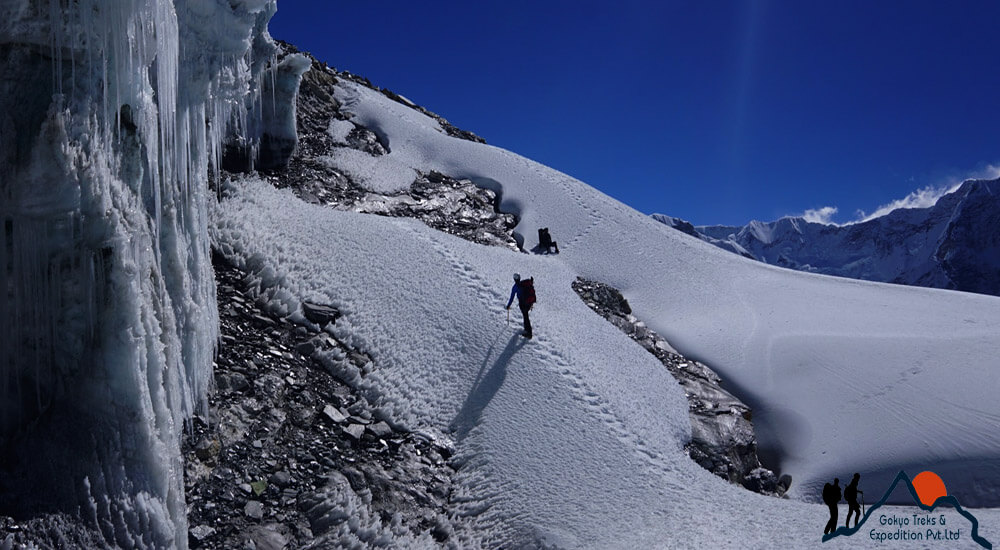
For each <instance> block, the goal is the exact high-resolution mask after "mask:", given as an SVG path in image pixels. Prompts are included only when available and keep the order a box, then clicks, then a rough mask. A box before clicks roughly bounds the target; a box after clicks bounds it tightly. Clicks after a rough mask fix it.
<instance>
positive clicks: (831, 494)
mask: <svg viewBox="0 0 1000 550" xmlns="http://www.w3.org/2000/svg"><path fill="white" fill-rule="evenodd" d="M823 502H824V503H826V505H827V506H829V507H830V521H828V522H826V529H824V530H823V534H824V535H826V534H829V533H833V532H834V531H836V530H837V503H838V502H840V478H836V477H835V478H833V485H830V484H829V483H827V484H826V485H824V486H823Z"/></svg>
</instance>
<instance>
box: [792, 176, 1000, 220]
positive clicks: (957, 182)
mask: <svg viewBox="0 0 1000 550" xmlns="http://www.w3.org/2000/svg"><path fill="white" fill-rule="evenodd" d="M997 178H1000V164H987V165H986V166H984V167H983V168H980V169H978V170H975V171H973V172H971V173H966V174H965V175H963V176H952V177H948V178H945V179H944V180H943V181H941V182H940V183H938V184H937V185H928V186H927V187H923V188H921V189H917V190H916V191H913V192H911V193H910V194H909V195H906V196H905V197H903V198H901V199H896V200H894V201H892V202H889V203H887V204H883V205H881V206H879V207H878V208H876V209H875V210H874V211H873V212H871V213H868V212H865V211H864V210H858V211H857V214H856V218H855V219H854V220H852V221H849V222H846V223H844V224H837V223H836V222H834V221H833V216H834V215H835V214H836V213H837V207H836V206H824V207H822V208H815V209H813V208H811V209H809V210H806V211H805V212H803V213H802V214H800V215H799V217H801V218H803V219H805V220H806V221H807V222H813V223H822V224H826V225H850V224H855V223H862V222H866V221H868V220H873V219H875V218H879V217H882V216H885V215H886V214H888V213H889V212H892V211H893V210H898V209H900V208H927V207H929V206H933V205H934V204H935V203H937V201H938V199H940V198H941V197H943V196H944V195H947V194H948V193H951V192H952V191H954V190H956V189H958V188H959V186H961V185H962V183H963V182H965V181H967V180H970V179H983V180H993V179H997Z"/></svg>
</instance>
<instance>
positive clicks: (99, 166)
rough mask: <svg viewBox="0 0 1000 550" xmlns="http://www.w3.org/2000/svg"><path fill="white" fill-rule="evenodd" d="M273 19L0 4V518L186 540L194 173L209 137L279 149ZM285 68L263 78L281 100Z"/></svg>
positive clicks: (205, 349)
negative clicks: (182, 447) (45, 519)
mask: <svg viewBox="0 0 1000 550" xmlns="http://www.w3.org/2000/svg"><path fill="white" fill-rule="evenodd" d="M274 12H275V3H274V2H273V1H269V0H226V1H223V0H211V1H203V0H175V1H170V0H139V1H136V2H117V1H116V2H106V1H103V0H79V1H73V2H68V3H67V2H59V1H52V2H30V1H22V2H4V3H3V4H0V55H2V56H3V59H4V62H5V63H4V68H5V69H4V70H5V78H4V80H3V82H2V83H0V105H4V106H5V109H4V112H3V113H2V114H0V129H2V131H0V173H2V174H3V176H2V179H0V326H3V327H4V330H3V331H0V449H2V451H3V453H4V455H5V456H6V457H9V458H10V460H9V461H8V464H9V468H8V470H7V471H5V472H4V475H3V479H4V486H3V487H2V494H0V510H2V511H8V512H10V513H14V514H25V513H28V512H29V511H31V510H40V511H57V510H66V511H71V512H73V513H74V514H75V513H77V511H79V514H80V515H81V516H82V519H83V520H85V521H86V522H87V523H88V524H89V525H90V526H91V527H93V528H97V529H99V530H100V532H101V534H102V535H103V537H104V539H105V540H106V541H107V542H108V543H110V544H116V545H120V546H123V547H180V548H183V547H185V546H186V545H187V534H186V529H187V522H186V519H185V506H184V497H183V494H184V492H183V485H182V480H181V474H180V472H181V471H182V469H181V465H180V453H179V446H178V445H179V437H180V429H181V426H182V423H183V421H184V419H185V418H187V417H189V416H190V415H191V414H192V412H193V411H194V410H195V408H196V406H197V404H198V403H199V401H200V400H201V399H202V398H203V396H204V394H205V392H206V391H207V389H208V384H209V380H210V376H211V365H212V355H213V352H214V349H215V341H216V337H217V334H218V317H217V311H216V305H215V286H214V280H213V277H212V268H211V262H210V258H209V239H208V234H207V226H208V208H207V206H208V200H209V198H210V196H211V193H210V192H209V190H208V174H209V172H210V171H214V172H215V173H216V174H217V173H218V170H219V167H220V164H221V158H222V151H223V143H224V141H225V138H226V136H227V133H230V132H231V133H232V135H236V136H241V137H242V138H245V139H244V141H245V146H246V147H248V148H251V149H256V148H258V147H259V143H260V142H261V140H262V139H263V137H264V136H266V135H267V134H275V135H278V136H284V137H287V132H286V133H285V134H282V133H281V132H280V129H277V126H279V125H280V124H281V123H284V124H285V125H286V127H287V125H288V120H289V117H288V116H287V112H285V113H281V112H271V113H270V116H265V115H268V109H266V108H265V107H264V105H265V104H267V103H269V102H267V101H263V102H262V101H260V92H261V89H262V86H261V80H262V76H263V75H264V72H265V70H266V68H267V66H268V64H269V63H270V62H271V61H272V60H273V57H274V55H273V54H274V45H273V43H272V41H271V39H270V37H269V36H268V34H267V30H266V26H267V22H268V20H269V19H270V17H271V16H272V15H273V14H274ZM289 63H291V64H293V65H294V62H289ZM299 67H301V64H299ZM291 69H292V70H290V71H286V73H289V74H286V75H285V76H282V73H281V72H280V71H279V72H278V74H277V76H275V77H268V78H267V80H271V81H272V82H273V83H274V84H275V86H276V87H277V88H281V87H282V86H284V87H285V88H287V84H289V83H292V82H297V75H295V74H294V73H295V69H296V67H295V66H293V67H291ZM287 96H288V94H287V93H286V94H285V95H284V96H283V95H282V93H281V91H280V90H275V92H274V98H269V99H272V105H277V104H276V103H273V101H274V100H277V99H280V98H282V97H285V98H286V99H287ZM13 106H16V108H12V107H13ZM285 107H286V109H287V108H294V107H293V106H292V105H290V103H289V102H288V101H286V102H285ZM291 120H292V121H294V116H292V117H291ZM255 129H256V130H255ZM293 133H294V127H293Z"/></svg>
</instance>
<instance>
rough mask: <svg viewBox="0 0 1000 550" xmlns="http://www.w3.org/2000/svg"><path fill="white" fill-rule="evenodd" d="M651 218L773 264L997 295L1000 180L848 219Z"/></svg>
mask: <svg viewBox="0 0 1000 550" xmlns="http://www.w3.org/2000/svg"><path fill="white" fill-rule="evenodd" d="M653 219H655V220H657V221H659V222H662V223H664V224H666V225H668V226H670V227H673V228H674V229H678V230H680V231H682V232H685V233H687V234H689V235H692V236H695V237H697V238H699V239H702V240H704V241H706V242H709V243H711V244H714V245H716V246H718V247H720V248H723V249H726V250H729V251H731V252H736V253H738V254H741V255H744V256H748V257H751V258H754V259H757V260H760V261H762V262H766V263H768V264H772V265H777V266H781V267H787V268H791V269H798V270H801V271H808V272H812V273H823V274H826V275H836V276H839V277H850V278H852V279H864V280H868V281H881V282H886V283H898V284H905V285H915V286H925V287H933V288H946V289H953V290H962V291H966V292H977V293H980V294H992V295H1000V180H969V181H966V182H964V183H963V184H962V185H961V186H959V187H958V188H957V189H955V190H954V191H952V192H950V193H947V194H945V195H944V196H942V197H941V198H940V199H938V201H937V202H936V203H935V204H934V205H933V206H929V207H926V208H900V209H897V210H893V211H891V212H889V213H888V214H885V215H884V216H880V217H878V218H874V219H871V220H868V221H864V222H859V223H853V224H848V225H842V226H837V225H829V224H821V223H815V222H808V221H806V220H805V219H803V218H792V217H789V218H781V219H780V220H778V221H775V222H770V223H764V222H758V221H753V222H750V223H749V224H747V225H745V226H743V227H732V226H721V225H707V226H697V227H695V226H692V225H691V224H690V223H688V222H685V221H684V220H680V219H678V218H673V217H671V216H665V215H662V214H653Z"/></svg>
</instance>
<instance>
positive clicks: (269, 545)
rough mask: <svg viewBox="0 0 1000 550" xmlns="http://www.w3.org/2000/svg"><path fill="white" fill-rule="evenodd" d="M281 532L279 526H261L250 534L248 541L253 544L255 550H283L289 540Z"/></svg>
mask: <svg viewBox="0 0 1000 550" xmlns="http://www.w3.org/2000/svg"><path fill="white" fill-rule="evenodd" d="M281 531H282V526H281V525H279V524H274V523H270V524H267V525H261V526H259V527H257V528H255V529H253V530H252V531H251V532H250V540H252V541H253V542H254V547H255V550H283V549H284V548H286V547H287V546H288V543H289V539H288V537H287V536H286V535H284V534H282V533H281Z"/></svg>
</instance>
